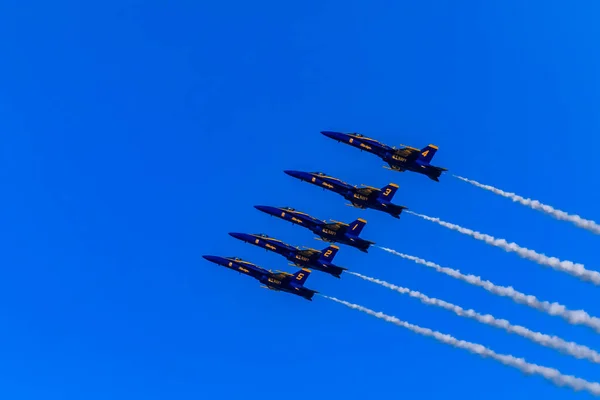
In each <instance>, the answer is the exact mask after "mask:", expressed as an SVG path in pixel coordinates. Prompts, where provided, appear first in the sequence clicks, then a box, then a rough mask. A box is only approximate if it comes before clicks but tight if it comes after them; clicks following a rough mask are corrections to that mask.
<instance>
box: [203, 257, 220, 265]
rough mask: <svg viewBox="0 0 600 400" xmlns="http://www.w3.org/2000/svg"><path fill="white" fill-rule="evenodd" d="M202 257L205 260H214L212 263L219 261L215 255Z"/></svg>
mask: <svg viewBox="0 0 600 400" xmlns="http://www.w3.org/2000/svg"><path fill="white" fill-rule="evenodd" d="M202 258H204V259H205V260H208V261H210V262H214V263H217V264H218V263H219V258H220V257H217V256H202Z"/></svg>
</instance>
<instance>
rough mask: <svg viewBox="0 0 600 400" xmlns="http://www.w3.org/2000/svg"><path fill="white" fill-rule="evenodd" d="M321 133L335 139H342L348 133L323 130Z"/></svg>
mask: <svg viewBox="0 0 600 400" xmlns="http://www.w3.org/2000/svg"><path fill="white" fill-rule="evenodd" d="M321 133H322V134H323V135H325V136H327V137H328V138H331V139H333V140H342V139H343V138H344V137H345V136H346V134H345V133H342V132H332V131H321Z"/></svg>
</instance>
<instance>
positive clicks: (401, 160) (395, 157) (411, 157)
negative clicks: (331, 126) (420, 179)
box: [321, 131, 448, 182]
mask: <svg viewBox="0 0 600 400" xmlns="http://www.w3.org/2000/svg"><path fill="white" fill-rule="evenodd" d="M321 133H322V134H323V135H325V136H327V137H328V138H331V139H333V140H336V141H338V142H343V143H346V144H349V145H350V146H353V147H356V148H357V149H360V150H364V151H368V152H369V153H371V154H375V155H376V156H378V157H379V158H381V159H382V160H383V161H385V162H386V163H388V165H389V167H387V166H385V167H384V168H387V169H390V170H393V171H399V172H404V171H413V172H417V173H419V174H423V175H425V176H427V177H429V178H430V179H432V180H434V181H436V182H439V181H440V180H439V177H440V176H441V174H442V172H444V171H448V170H447V169H446V168H441V167H436V166H434V165H431V164H430V163H431V160H432V159H433V156H434V155H435V153H436V151H437V150H438V147H437V146H434V145H432V144H430V145H428V146H427V147H425V148H423V149H421V150H419V149H415V148H414V147H410V146H406V145H401V146H402V148H400V149H397V148H396V147H390V146H388V145H386V144H383V143H381V142H379V141H377V140H375V139H371V138H368V137H366V136H363V135H361V134H360V133H342V132H331V131H322V132H321Z"/></svg>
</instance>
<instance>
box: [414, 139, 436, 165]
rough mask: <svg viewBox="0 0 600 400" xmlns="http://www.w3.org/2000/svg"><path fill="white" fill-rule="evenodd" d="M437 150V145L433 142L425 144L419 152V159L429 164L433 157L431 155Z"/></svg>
mask: <svg viewBox="0 0 600 400" xmlns="http://www.w3.org/2000/svg"><path fill="white" fill-rule="evenodd" d="M437 150H438V147H437V146H435V145H433V144H429V145H427V146H426V147H424V148H423V149H421V154H419V160H420V161H424V162H426V163H427V164H429V163H430V162H431V160H432V159H433V156H434V155H435V153H436V151H437Z"/></svg>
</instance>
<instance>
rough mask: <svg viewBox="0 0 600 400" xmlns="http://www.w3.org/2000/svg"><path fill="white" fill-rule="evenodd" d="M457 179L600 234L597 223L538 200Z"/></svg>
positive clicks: (468, 180)
mask: <svg viewBox="0 0 600 400" xmlns="http://www.w3.org/2000/svg"><path fill="white" fill-rule="evenodd" d="M453 176H454V177H455V178H458V179H460V180H462V181H464V182H467V183H470V184H472V185H474V186H477V187H479V188H481V189H485V190H489V191H490V192H492V193H495V194H498V195H500V196H502V197H506V198H508V199H511V200H512V201H514V202H517V203H521V204H523V205H524V206H527V207H530V208H532V209H534V210H538V211H542V212H545V213H546V214H549V215H551V216H552V217H554V218H556V219H559V220H562V221H568V222H572V223H573V224H575V225H577V226H578V227H580V228H583V229H587V230H588V231H590V232H593V233H596V234H600V225H598V224H597V223H596V222H594V221H592V220H590V219H585V218H582V217H580V216H579V215H572V214H569V213H567V212H564V211H561V210H557V209H556V208H554V207H552V206H549V205H547V204H543V203H540V202H539V201H537V200H532V199H527V198H525V197H522V196H519V195H518V194H515V193H511V192H505V191H504V190H500V189H498V188H495V187H493V186H490V185H484V184H483V183H479V182H477V181H474V180H472V179H467V178H463V177H462V176H458V175H453Z"/></svg>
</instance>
